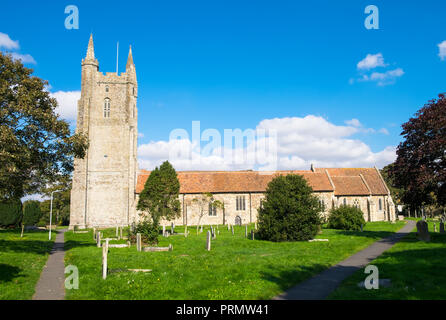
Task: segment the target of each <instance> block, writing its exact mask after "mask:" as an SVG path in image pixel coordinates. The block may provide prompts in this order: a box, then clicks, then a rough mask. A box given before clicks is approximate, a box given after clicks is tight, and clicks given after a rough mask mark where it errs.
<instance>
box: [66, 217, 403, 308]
mask: <svg viewBox="0 0 446 320" xmlns="http://www.w3.org/2000/svg"><path fill="white" fill-rule="evenodd" d="M403 224H404V223H402V222H399V223H396V224H390V223H387V222H376V223H368V224H367V225H366V227H365V228H364V232H362V233H361V232H347V231H337V230H329V229H324V230H323V233H322V234H320V235H318V237H317V238H326V239H329V242H313V243H309V242H292V243H272V242H268V241H260V240H254V241H253V240H248V239H245V238H244V227H235V235H234V236H233V235H232V233H231V232H230V231H227V229H226V227H224V226H219V230H220V235H218V236H217V239H216V240H213V241H212V250H211V251H210V252H208V251H206V250H205V244H206V231H207V230H206V228H205V230H204V232H203V233H201V234H199V235H196V232H195V230H196V229H195V228H192V227H189V232H190V235H189V237H188V238H184V236H180V235H174V236H171V237H169V238H163V237H160V244H159V246H168V245H169V243H171V244H172V245H173V251H172V252H137V251H136V248H135V246H132V247H131V248H125V249H117V248H110V251H109V254H108V266H109V269H112V271H114V270H119V269H121V270H124V269H125V270H127V269H129V268H131V269H152V272H150V273H144V274H143V273H131V272H122V271H121V272H112V273H110V274H109V276H108V277H107V279H106V280H103V279H102V273H101V259H102V249H100V248H97V247H96V245H95V243H94V240H93V236H92V232H90V233H88V234H74V233H73V232H67V233H66V234H65V240H66V248H67V249H68V251H67V252H66V255H65V264H66V265H70V264H71V265H75V266H77V267H78V268H79V289H77V290H69V291H68V290H67V296H66V298H67V299H100V300H104V299H151V300H152V299H153V300H157V299H160V300H161V299H163V300H167V299H193V300H208V299H224V300H226V299H247V300H251V299H270V298H272V297H274V296H276V295H277V294H279V293H281V292H283V291H284V290H286V289H288V288H290V287H292V286H293V285H295V284H297V283H299V282H301V281H303V280H305V279H307V278H309V277H311V276H312V275H315V274H317V273H319V272H321V271H323V270H324V269H326V268H328V267H330V266H332V265H334V264H336V263H338V262H340V261H342V260H343V259H345V258H347V257H349V256H350V255H352V254H353V253H355V252H357V251H359V250H361V249H364V248H366V247H367V246H369V245H370V244H371V243H373V242H374V241H376V240H378V239H380V238H382V237H385V236H387V235H389V234H391V232H394V231H396V230H398V229H399V228H401V227H402V226H403ZM183 230H184V229H183V228H182V227H177V228H176V231H177V232H182V231H183ZM249 230H250V229H249ZM114 235H115V231H114V229H109V230H106V231H105V232H104V237H112V236H114ZM121 242H122V241H121Z"/></svg>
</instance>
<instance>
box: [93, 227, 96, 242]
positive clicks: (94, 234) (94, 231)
mask: <svg viewBox="0 0 446 320" xmlns="http://www.w3.org/2000/svg"><path fill="white" fill-rule="evenodd" d="M93 239H94V240H96V228H93Z"/></svg>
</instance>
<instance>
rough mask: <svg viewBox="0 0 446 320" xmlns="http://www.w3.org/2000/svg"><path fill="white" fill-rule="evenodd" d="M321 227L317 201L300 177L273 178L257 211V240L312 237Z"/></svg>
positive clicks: (285, 239) (289, 239) (286, 239)
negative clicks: (258, 238)
mask: <svg viewBox="0 0 446 320" xmlns="http://www.w3.org/2000/svg"><path fill="white" fill-rule="evenodd" d="M320 226H321V217H320V205H319V200H318V198H317V197H316V196H314V195H313V190H312V188H311V187H310V186H309V185H308V184H307V181H306V180H305V179H304V178H303V177H302V176H300V175H295V174H291V175H287V176H279V177H276V178H274V179H273V180H272V181H271V182H270V183H269V184H268V187H267V189H266V195H265V200H264V201H263V206H262V207H261V208H260V209H259V231H258V235H259V237H260V239H264V240H270V241H275V242H279V241H296V240H297V241H299V240H310V239H312V238H314V236H315V235H316V234H317V232H318V231H319V229H320Z"/></svg>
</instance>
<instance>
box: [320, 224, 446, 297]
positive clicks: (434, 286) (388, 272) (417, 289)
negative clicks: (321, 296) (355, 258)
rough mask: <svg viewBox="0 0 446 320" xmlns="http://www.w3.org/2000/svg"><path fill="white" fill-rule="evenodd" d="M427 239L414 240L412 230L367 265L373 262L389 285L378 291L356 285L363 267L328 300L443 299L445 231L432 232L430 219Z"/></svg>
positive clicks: (445, 264)
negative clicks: (429, 234) (440, 232)
mask: <svg viewBox="0 0 446 320" xmlns="http://www.w3.org/2000/svg"><path fill="white" fill-rule="evenodd" d="M428 222H429V232H430V233H431V241H430V242H422V241H418V240H417V239H416V233H415V232H412V233H410V234H409V235H408V236H407V237H405V238H404V239H403V240H402V241H401V242H399V243H397V244H396V245H395V246H394V247H392V248H391V249H390V250H388V251H386V252H385V253H384V254H383V255H382V256H380V257H379V258H377V259H376V260H374V261H372V262H371V263H370V264H372V265H376V266H377V267H378V270H379V277H380V279H391V286H390V287H387V288H383V287H381V288H379V289H378V290H366V289H361V288H359V287H357V284H358V283H359V282H360V281H364V279H365V278H366V276H367V275H366V274H364V269H361V270H360V271H358V272H356V273H355V274H353V275H352V276H351V277H349V278H348V279H346V280H345V281H344V282H343V283H342V284H341V286H339V288H338V289H337V290H336V291H335V292H333V293H332V294H331V295H330V296H329V299H347V300H351V299H356V300H363V299H370V300H371V299H386V300H387V299H393V300H409V299H411V300H412V299H422V300H434V299H441V300H444V299H446V290H445V288H446V261H445V257H446V234H439V233H438V231H439V223H438V222H437V233H433V230H434V227H433V221H432V220H431V219H428Z"/></svg>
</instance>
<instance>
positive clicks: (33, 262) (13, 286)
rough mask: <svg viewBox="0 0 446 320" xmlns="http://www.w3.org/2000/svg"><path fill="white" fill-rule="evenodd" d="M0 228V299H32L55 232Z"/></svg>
mask: <svg viewBox="0 0 446 320" xmlns="http://www.w3.org/2000/svg"><path fill="white" fill-rule="evenodd" d="M51 238H52V241H48V231H26V232H25V234H24V236H23V238H20V230H0V300H27V299H31V298H32V296H33V294H34V289H35V286H36V284H37V281H38V280H39V278H40V273H41V272H42V269H43V267H44V265H45V263H46V261H47V259H48V255H49V253H50V251H51V249H52V247H53V242H54V240H55V238H56V233H55V232H54V231H53V232H52V237H51Z"/></svg>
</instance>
